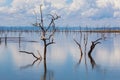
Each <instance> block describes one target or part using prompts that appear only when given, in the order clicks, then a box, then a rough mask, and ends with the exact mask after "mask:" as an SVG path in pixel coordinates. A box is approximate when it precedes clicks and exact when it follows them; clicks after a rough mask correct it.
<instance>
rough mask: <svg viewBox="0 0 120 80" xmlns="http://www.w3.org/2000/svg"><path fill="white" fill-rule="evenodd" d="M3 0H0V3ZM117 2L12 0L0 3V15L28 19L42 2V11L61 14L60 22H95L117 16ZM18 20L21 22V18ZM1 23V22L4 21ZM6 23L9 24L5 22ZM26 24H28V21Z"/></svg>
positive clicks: (65, 23)
mask: <svg viewBox="0 0 120 80" xmlns="http://www.w3.org/2000/svg"><path fill="white" fill-rule="evenodd" d="M4 1H5V0H0V3H2V2H4ZM119 3H120V0H72V1H71V2H70V3H68V1H67V0H34V1H33V0H13V1H12V2H11V3H9V5H10V6H8V5H2V7H0V17H2V18H3V19H5V20H7V19H6V18H8V16H7V15H8V14H9V15H10V14H12V16H16V15H17V16H19V17H20V19H19V20H21V18H24V19H26V20H28V18H29V16H33V11H34V10H35V11H37V12H39V5H40V4H43V10H44V11H43V12H44V13H46V14H47V13H51V12H55V13H58V14H59V15H61V18H62V19H61V21H62V22H60V24H61V23H62V24H64V25H67V24H71V22H70V21H69V20H72V25H74V24H75V25H76V24H77V25H81V24H80V22H79V21H82V20H85V19H88V20H89V19H93V20H94V19H95V20H96V22H97V20H99V19H104V18H107V19H108V20H109V18H113V19H114V18H118V17H119V10H120V5H119ZM9 17H10V16H9ZM15 20H16V19H15ZM15 20H14V21H13V22H14V23H13V25H14V24H15V23H18V22H16V21H15ZM29 20H31V22H32V21H33V20H34V19H33V20H32V18H31V19H29ZM73 20H74V21H73ZM64 21H65V22H64ZM19 22H21V24H22V20H21V21H19ZM28 22H29V21H28ZM1 23H2V24H3V23H4V22H1ZM23 23H24V22H23ZM2 24H1V25H2ZM25 24H26V23H25ZM84 24H85V23H84ZM6 25H9V24H8V23H6ZM26 25H29V23H28V24H26ZM64 25H63V26H64ZM85 25H86V24H85Z"/></svg>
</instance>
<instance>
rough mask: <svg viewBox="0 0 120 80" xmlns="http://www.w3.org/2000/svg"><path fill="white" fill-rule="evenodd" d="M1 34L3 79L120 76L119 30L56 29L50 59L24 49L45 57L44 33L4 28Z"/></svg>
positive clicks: (118, 79) (103, 79)
mask: <svg viewBox="0 0 120 80" xmlns="http://www.w3.org/2000/svg"><path fill="white" fill-rule="evenodd" d="M0 37H1V38H0V80H120V34H119V33H85V32H84V33H83V32H82V33H80V32H71V33H65V32H63V33H62V32H59V33H56V34H55V36H54V41H55V44H52V45H50V46H49V47H47V61H46V63H45V62H44V60H43V59H42V60H37V61H35V60H36V59H35V58H34V57H33V56H32V55H30V54H26V53H22V52H20V51H27V52H32V53H34V54H35V55H36V56H39V55H38V52H40V54H41V56H42V57H43V42H42V41H41V40H40V33H37V32H28V33H26V32H23V33H19V32H9V33H8V32H4V33H0ZM75 41H76V42H75ZM77 42H78V43H79V44H80V46H81V50H82V53H83V55H82V56H81V52H80V47H79V45H78V44H77ZM92 43H94V44H92ZM93 47H94V48H93ZM88 54H90V55H88ZM45 65H46V66H45Z"/></svg>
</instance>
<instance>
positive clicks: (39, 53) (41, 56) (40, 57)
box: [37, 50, 42, 59]
mask: <svg viewBox="0 0 120 80" xmlns="http://www.w3.org/2000/svg"><path fill="white" fill-rule="evenodd" d="M37 52H38V54H39V56H40V59H42V56H41V54H40V52H39V51H38V50H37Z"/></svg>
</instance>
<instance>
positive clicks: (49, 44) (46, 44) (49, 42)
mask: <svg viewBox="0 0 120 80" xmlns="http://www.w3.org/2000/svg"><path fill="white" fill-rule="evenodd" d="M54 43H55V42H49V43H47V44H46V46H49V45H50V44H54Z"/></svg>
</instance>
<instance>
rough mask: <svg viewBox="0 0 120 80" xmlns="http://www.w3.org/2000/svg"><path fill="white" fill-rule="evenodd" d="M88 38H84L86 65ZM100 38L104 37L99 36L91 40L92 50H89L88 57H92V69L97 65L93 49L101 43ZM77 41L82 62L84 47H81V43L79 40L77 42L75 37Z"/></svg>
mask: <svg viewBox="0 0 120 80" xmlns="http://www.w3.org/2000/svg"><path fill="white" fill-rule="evenodd" d="M86 40H88V39H87V38H84V44H85V52H84V55H85V65H86V46H87V41H86ZM100 40H102V38H99V39H97V40H95V41H92V42H91V45H90V50H89V51H88V58H89V59H90V63H91V66H92V69H94V67H95V66H96V62H95V60H94V59H93V58H92V55H91V54H92V51H93V50H94V48H95V46H96V45H97V44H100V43H101V42H100ZM74 41H75V43H76V44H77V45H78V47H79V49H80V53H81V55H80V59H79V62H78V64H80V63H81V60H82V56H83V51H82V47H81V44H80V43H79V42H77V41H76V40H75V39H74Z"/></svg>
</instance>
